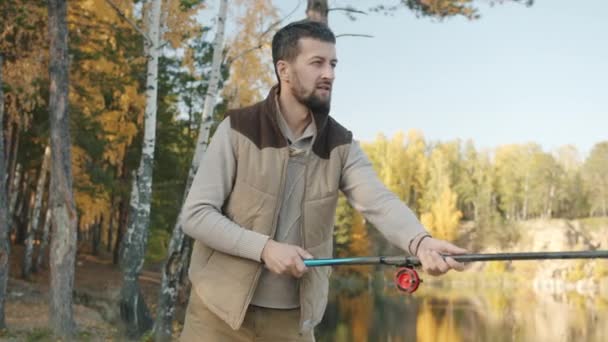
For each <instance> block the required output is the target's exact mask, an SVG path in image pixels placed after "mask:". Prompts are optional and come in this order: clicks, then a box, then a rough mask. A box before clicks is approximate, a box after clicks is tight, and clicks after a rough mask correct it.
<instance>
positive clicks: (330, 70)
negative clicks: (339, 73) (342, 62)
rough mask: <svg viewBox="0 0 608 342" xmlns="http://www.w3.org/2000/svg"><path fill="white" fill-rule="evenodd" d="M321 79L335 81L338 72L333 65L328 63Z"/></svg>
mask: <svg viewBox="0 0 608 342" xmlns="http://www.w3.org/2000/svg"><path fill="white" fill-rule="evenodd" d="M321 77H322V78H323V79H326V80H330V81H333V80H334V78H336V70H335V69H334V67H333V66H332V65H331V64H329V63H327V64H325V67H324V68H323V73H322V74H321Z"/></svg>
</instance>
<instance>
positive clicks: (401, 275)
mask: <svg viewBox="0 0 608 342" xmlns="http://www.w3.org/2000/svg"><path fill="white" fill-rule="evenodd" d="M421 282H422V280H420V277H419V276H418V272H416V270H414V269H413V268H409V267H402V268H399V269H398V270H397V273H395V285H397V288H398V289H399V290H401V291H403V292H407V293H409V294H411V293H414V292H415V291H416V290H417V289H418V286H420V283H421Z"/></svg>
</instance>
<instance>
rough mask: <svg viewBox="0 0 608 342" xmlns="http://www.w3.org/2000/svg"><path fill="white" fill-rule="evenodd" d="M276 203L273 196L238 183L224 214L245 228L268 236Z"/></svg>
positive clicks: (225, 206)
mask: <svg viewBox="0 0 608 342" xmlns="http://www.w3.org/2000/svg"><path fill="white" fill-rule="evenodd" d="M275 202H276V199H274V198H273V197H272V196H271V195H269V194H267V193H265V192H263V191H260V190H258V189H256V188H254V187H252V186H251V185H249V184H247V183H245V182H241V181H237V182H236V183H235V184H234V187H233V189H232V193H231V195H230V197H229V198H228V200H227V201H226V204H225V205H224V214H225V215H226V216H227V217H228V218H229V219H231V220H232V221H234V222H236V223H237V224H238V225H239V226H241V227H243V228H246V229H250V230H253V231H256V232H259V233H262V234H266V235H268V234H270V232H271V230H272V227H271V225H272V217H273V211H274V204H275ZM269 218H270V220H269Z"/></svg>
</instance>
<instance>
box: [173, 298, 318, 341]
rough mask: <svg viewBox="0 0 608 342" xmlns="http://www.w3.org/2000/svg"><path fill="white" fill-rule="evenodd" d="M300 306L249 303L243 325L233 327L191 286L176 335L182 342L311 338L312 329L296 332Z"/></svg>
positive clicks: (297, 339)
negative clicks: (234, 328) (268, 305)
mask: <svg viewBox="0 0 608 342" xmlns="http://www.w3.org/2000/svg"><path fill="white" fill-rule="evenodd" d="M299 321H300V309H292V310H281V309H268V308H261V307H258V306H249V308H248V309H247V314H246V315H245V320H244V321H243V325H242V326H241V328H240V329H239V330H233V329H232V328H230V326H229V325H228V324H226V322H224V321H222V320H221V319H220V318H219V317H217V316H216V315H215V314H214V313H212V312H211V311H209V309H208V308H207V307H206V306H205V304H203V302H202V300H201V299H200V298H199V296H198V295H197V294H196V292H195V291H194V290H192V293H191V295H190V302H189V303H188V309H187V311H186V321H185V322H184V329H183V330H182V334H181V336H180V341H182V342H195V341H203V342H215V341H219V342H232V341H235V342H237V341H238V342H241V341H243V342H245V341H251V342H253V341H255V342H271V341H272V342H274V341H290V342H291V341H294V342H314V341H315V337H314V334H313V332H310V333H307V334H300V331H299V330H300V328H299Z"/></svg>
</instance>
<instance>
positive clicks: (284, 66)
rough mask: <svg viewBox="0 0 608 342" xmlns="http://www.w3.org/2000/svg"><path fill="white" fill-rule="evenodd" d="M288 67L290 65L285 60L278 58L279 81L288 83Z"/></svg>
mask: <svg viewBox="0 0 608 342" xmlns="http://www.w3.org/2000/svg"><path fill="white" fill-rule="evenodd" d="M289 68H290V65H289V63H287V62H286V61H283V60H280V61H278V62H277V74H278V75H279V79H280V80H281V82H285V83H289Z"/></svg>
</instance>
